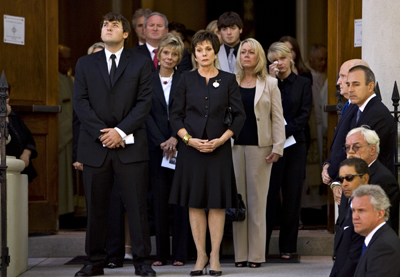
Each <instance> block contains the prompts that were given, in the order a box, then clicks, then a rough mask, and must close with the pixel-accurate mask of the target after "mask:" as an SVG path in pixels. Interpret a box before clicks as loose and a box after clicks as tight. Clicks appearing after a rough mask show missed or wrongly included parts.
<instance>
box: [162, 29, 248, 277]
mask: <svg viewBox="0 0 400 277" xmlns="http://www.w3.org/2000/svg"><path fill="white" fill-rule="evenodd" d="M219 48H220V44H219V40H218V37H217V36H216V35H215V34H213V33H211V32H209V31H204V30H201V31H199V32H197V33H196V34H195V35H194V37H193V40H192V50H193V55H194V56H195V60H196V63H197V68H198V70H194V71H191V72H185V73H183V74H182V77H181V80H180V82H179V84H178V87H177V90H176V92H175V99H174V104H173V106H172V109H171V114H170V122H171V125H172V128H173V130H174V132H175V133H177V134H178V136H179V137H180V138H182V141H183V142H180V143H179V144H178V158H177V164H176V170H175V176H174V181H173V184H172V189H171V194H170V202H171V203H173V204H177V205H181V206H187V207H189V220H190V225H191V229H192V234H193V238H194V242H195V244H196V249H197V261H196V265H195V266H194V269H193V271H192V272H191V273H190V275H192V276H196V275H202V274H203V269H205V268H206V266H207V264H208V261H210V275H214V276H216V275H221V273H222V272H221V265H220V262H219V248H220V244H221V240H222V236H223V230H224V223H225V208H228V207H236V205H237V191H236V182H235V175H234V171H233V163H232V151H231V143H230V138H231V137H232V136H234V135H235V136H237V135H238V134H239V132H240V129H241V128H242V125H243V123H244V120H245V117H246V116H245V112H244V109H243V104H242V100H241V95H240V92H239V88H238V84H237V82H236V77H235V75H233V74H230V73H227V72H224V71H219V70H218V69H216V68H215V65H214V63H215V60H216V58H217V53H218V50H219ZM228 107H231V109H232V114H233V122H232V124H231V125H230V126H229V127H228V126H227V125H225V124H224V123H223V117H224V112H225V110H226V108H228ZM205 208H208V209H209V212H208V218H207V216H206V212H205ZM207 223H208V227H209V230H210V236H211V246H212V250H211V253H210V258H208V256H207V253H206V230H207Z"/></svg>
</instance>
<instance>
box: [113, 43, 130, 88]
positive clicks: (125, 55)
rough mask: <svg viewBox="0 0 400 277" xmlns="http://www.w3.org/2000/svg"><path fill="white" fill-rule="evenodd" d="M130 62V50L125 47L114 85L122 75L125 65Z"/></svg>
mask: <svg viewBox="0 0 400 277" xmlns="http://www.w3.org/2000/svg"><path fill="white" fill-rule="evenodd" d="M128 64H129V52H128V51H127V50H126V49H125V48H124V50H123V51H122V53H121V57H120V61H119V63H118V67H117V72H116V73H115V78H114V83H113V84H112V86H114V85H115V83H116V82H117V81H118V79H119V77H121V74H122V72H124V70H125V67H126V66H127V65H128Z"/></svg>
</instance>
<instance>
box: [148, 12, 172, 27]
mask: <svg viewBox="0 0 400 277" xmlns="http://www.w3.org/2000/svg"><path fill="white" fill-rule="evenodd" d="M153 15H158V16H161V17H162V19H164V23H165V28H168V19H167V17H166V16H165V15H164V14H162V13H159V12H152V13H151V14H149V15H148V16H146V18H145V20H144V27H145V28H146V27H147V20H148V19H149V18H150V17H152V16H153Z"/></svg>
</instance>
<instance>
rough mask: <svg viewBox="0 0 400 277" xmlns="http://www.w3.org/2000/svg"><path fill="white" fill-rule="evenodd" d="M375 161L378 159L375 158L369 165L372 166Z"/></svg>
mask: <svg viewBox="0 0 400 277" xmlns="http://www.w3.org/2000/svg"><path fill="white" fill-rule="evenodd" d="M375 161H376V159H375V160H373V161H372V162H371V163H370V164H369V165H368V167H371V165H373V164H374V162H375Z"/></svg>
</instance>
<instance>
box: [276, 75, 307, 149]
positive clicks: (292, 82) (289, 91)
mask: <svg viewBox="0 0 400 277" xmlns="http://www.w3.org/2000/svg"><path fill="white" fill-rule="evenodd" d="M278 87H279V89H280V90H281V97H282V108H283V116H284V118H285V120H286V122H287V125H286V126H285V133H286V138H288V137H290V136H292V135H293V136H294V138H295V139H296V142H305V141H306V138H305V135H304V128H305V127H306V126H307V124H308V120H309V118H310V114H311V107H312V93H311V81H310V80H309V79H307V78H306V77H301V76H298V75H296V74H294V73H293V72H292V73H290V75H289V76H288V77H287V78H286V79H284V80H283V81H281V80H278Z"/></svg>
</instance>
